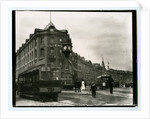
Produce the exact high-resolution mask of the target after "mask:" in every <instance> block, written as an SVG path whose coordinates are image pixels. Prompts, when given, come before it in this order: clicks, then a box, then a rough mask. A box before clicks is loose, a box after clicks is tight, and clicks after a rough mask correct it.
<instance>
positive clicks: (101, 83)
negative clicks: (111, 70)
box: [96, 75, 109, 89]
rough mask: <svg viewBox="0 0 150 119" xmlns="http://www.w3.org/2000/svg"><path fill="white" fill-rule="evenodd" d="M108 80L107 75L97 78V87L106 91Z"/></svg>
mask: <svg viewBox="0 0 150 119" xmlns="http://www.w3.org/2000/svg"><path fill="white" fill-rule="evenodd" d="M108 79H109V76H108V75H102V76H98V77H97V83H96V85H97V87H98V88H99V89H107V88H108V83H107V81H108Z"/></svg>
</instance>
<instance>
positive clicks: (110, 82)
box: [108, 75, 114, 94]
mask: <svg viewBox="0 0 150 119" xmlns="http://www.w3.org/2000/svg"><path fill="white" fill-rule="evenodd" d="M113 83H114V80H113V78H112V77H111V75H110V76H109V78H108V85H109V89H110V93H111V94H113Z"/></svg>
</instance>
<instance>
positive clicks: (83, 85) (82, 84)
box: [81, 80, 85, 90]
mask: <svg viewBox="0 0 150 119" xmlns="http://www.w3.org/2000/svg"><path fill="white" fill-rule="evenodd" d="M81 90H85V82H84V80H82V82H81Z"/></svg>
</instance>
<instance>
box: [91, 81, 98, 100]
mask: <svg viewBox="0 0 150 119" xmlns="http://www.w3.org/2000/svg"><path fill="white" fill-rule="evenodd" d="M96 90H97V87H96V85H95V83H94V82H92V84H91V89H90V91H92V97H94V98H95V97H96Z"/></svg>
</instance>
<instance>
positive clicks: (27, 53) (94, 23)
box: [12, 10, 138, 107]
mask: <svg viewBox="0 0 150 119" xmlns="http://www.w3.org/2000/svg"><path fill="white" fill-rule="evenodd" d="M12 15H13V22H12V24H13V30H12V31H13V39H12V41H13V48H14V49H13V50H14V52H13V74H14V75H13V84H12V85H13V86H12V90H13V92H12V93H13V99H12V102H13V106H14V107H24V106H25V107H26V106H27V107H32V106H36V107H41V106H42V107H47V106H48V107H104V106H108V107H109V106H136V105H137V80H138V79H137V64H136V63H137V62H136V61H137V59H136V58H137V55H136V11H134V10H113V11H111V10H104V11H103V10H73V11H71V10H70V11H69V10H62V11H61V10H59V11H58V10H51V11H50V10H49V11H48V10H47V11H44V10H43V11H42V10H41V11H38V10H36V11H32V10H31V11H26V10H24V11H23V10H22V11H21V10H18V11H17V10H16V11H13V12H12Z"/></svg>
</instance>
